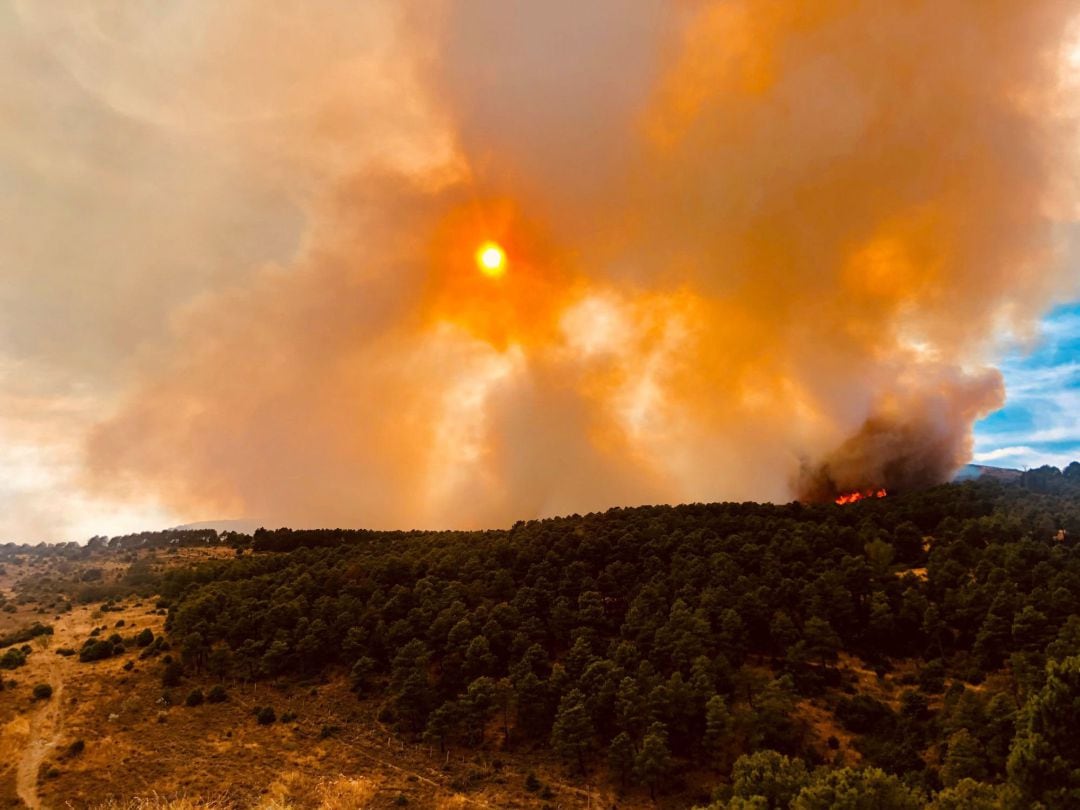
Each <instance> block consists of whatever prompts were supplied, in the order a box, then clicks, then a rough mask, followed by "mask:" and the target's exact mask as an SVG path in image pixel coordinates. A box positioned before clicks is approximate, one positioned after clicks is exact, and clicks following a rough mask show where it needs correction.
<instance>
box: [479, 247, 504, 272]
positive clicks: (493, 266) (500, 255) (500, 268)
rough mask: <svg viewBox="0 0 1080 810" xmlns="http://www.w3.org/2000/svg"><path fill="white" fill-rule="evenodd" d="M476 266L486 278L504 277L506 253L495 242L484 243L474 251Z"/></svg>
mask: <svg viewBox="0 0 1080 810" xmlns="http://www.w3.org/2000/svg"><path fill="white" fill-rule="evenodd" d="M476 266H477V267H479V268H480V272H481V273H483V274H484V275H485V276H487V277H488V278H501V277H502V276H504V275H506V251H504V250H503V249H502V248H501V247H500V246H499V245H498V244H496V243H495V242H484V244H482V245H480V247H478V248H477V249H476Z"/></svg>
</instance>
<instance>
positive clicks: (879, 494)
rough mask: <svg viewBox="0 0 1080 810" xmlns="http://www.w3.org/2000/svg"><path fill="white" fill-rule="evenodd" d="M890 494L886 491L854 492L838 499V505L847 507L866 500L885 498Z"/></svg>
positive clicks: (867, 490)
mask: <svg viewBox="0 0 1080 810" xmlns="http://www.w3.org/2000/svg"><path fill="white" fill-rule="evenodd" d="M888 494H889V493H888V492H887V491H886V490H885V489H865V490H855V491H854V492H847V493H845V494H843V495H841V496H840V497H839V498H837V499H836V503H837V504H839V505H840V506H846V505H847V504H849V503H855V502H856V501H861V500H863V499H864V498H884V497H885V496H886V495H888Z"/></svg>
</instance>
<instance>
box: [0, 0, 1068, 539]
mask: <svg viewBox="0 0 1080 810" xmlns="http://www.w3.org/2000/svg"><path fill="white" fill-rule="evenodd" d="M1078 9H1080V3H1077V2H1075V1H1074V0H1034V1H1033V2H1026V3H1008V4H1005V3H988V2H982V1H981V0H941V1H940V2H934V3H929V2H918V3H911V2H906V0H905V1H904V2H901V1H900V0H885V1H884V2H879V3H874V4H866V3H857V2H852V1H850V0H835V1H833V0H830V1H829V2H813V3H754V2H750V1H749V0H723V2H720V1H717V2H689V3H669V2H660V1H659V0H656V1H655V2H653V1H652V0H640V2H633V3H624V2H618V3H615V2H598V3H588V4H581V3H571V2H567V1H564V0H560V1H559V2H549V3H542V4H541V3H530V2H502V1H500V0H472V2H460V3H455V2H440V3H438V4H422V5H421V4H399V3H396V2H386V3H381V2H371V3H365V4H345V3H339V2H330V0H326V1H325V2H316V3H310V2H307V3H278V4H275V6H274V9H273V11H272V12H268V11H267V10H266V8H265V6H264V4H261V3H256V2H235V3H229V4H226V5H222V4H219V3H210V2H191V3H187V4H184V5H183V6H182V7H175V8H174V7H163V6H162V7H159V6H129V7H116V8H109V9H105V8H103V7H99V6H94V5H85V6H83V7H82V10H81V11H80V12H78V13H67V12H66V11H63V12H62V11H61V10H59V9H58V8H54V7H52V6H50V5H46V4H36V3H19V2H16V3H14V4H12V5H11V6H10V8H8V9H7V10H6V11H5V12H4V16H3V22H4V25H5V26H6V29H7V33H6V34H5V35H4V36H5V37H6V38H7V39H8V40H10V42H11V43H12V44H13V47H14V46H15V45H17V46H18V49H19V50H18V53H20V54H22V55H23V56H25V57H27V58H29V56H33V60H31V67H32V71H31V72H32V75H33V76H34V77H35V79H34V80H33V81H31V80H25V81H23V82H22V83H20V84H18V86H17V90H18V94H21V95H18V98H17V99H13V100H12V101H11V103H12V104H16V105H17V106H18V105H21V108H22V109H25V110H28V111H34V112H35V113H36V117H34V116H31V117H29V118H28V119H25V120H30V121H31V125H27V124H24V125H23V127H24V130H23V131H18V132H17V131H15V130H14V129H13V126H12V124H10V123H9V124H7V125H5V128H4V131H5V135H6V138H7V142H8V144H9V146H11V147H12V148H17V149H19V150H21V151H20V154H21V155H22V157H21V158H20V165H23V166H28V167H31V168H27V169H25V171H26V172H28V173H29V174H31V175H33V173H34V172H35V171H38V172H39V173H40V174H41V175H42V176H44V177H45V178H46V180H47V182H46V180H41V179H40V178H39V179H32V180H27V181H26V185H28V187H30V188H32V189H35V193H36V194H39V195H40V196H42V198H43V199H42V200H41V201H40V205H39V206H38V209H37V211H38V213H37V214H36V215H35V216H36V217H37V219H35V220H34V223H29V224H27V223H24V224H23V225H19V222H20V220H19V218H18V217H15V218H14V220H10V221H11V222H13V224H12V225H9V226H8V227H9V228H10V229H11V232H10V233H8V235H7V237H8V242H9V245H15V247H14V248H13V247H11V246H9V247H6V248H3V250H5V251H7V252H8V254H7V255H6V256H5V258H6V259H7V260H8V261H6V262H5V266H7V265H10V266H12V267H13V268H15V267H20V268H21V267H25V268H27V270H26V272H25V275H19V274H18V273H20V272H22V271H21V270H18V271H15V270H13V275H12V278H10V279H9V280H8V284H7V292H8V294H7V295H5V296H3V297H2V298H0V301H2V303H3V306H4V315H5V317H6V318H7V319H8V324H9V331H10V334H9V335H7V336H6V337H7V342H6V344H5V348H4V351H3V354H2V355H0V357H4V358H6V357H10V358H14V360H11V361H10V362H9V365H10V364H13V363H15V362H16V361H17V364H18V367H19V368H20V369H23V371H22V372H21V373H20V374H19V375H16V373H15V372H14V371H12V372H10V373H9V375H8V376H9V377H10V378H11V379H14V378H15V376H18V377H19V379H20V389H19V390H20V393H19V395H18V396H19V402H20V403H21V405H20V407H24V408H28V407H29V406H28V405H27V403H28V402H30V401H36V400H35V398H44V399H46V400H47V401H48V402H49V403H51V405H52V406H53V410H52V411H50V413H54V412H55V408H56V407H57V406H56V403H57V402H63V403H68V404H69V405H71V408H72V409H74V411H76V412H77V413H76V415H75V416H71V417H66V416H57V417H56V418H57V419H58V420H59V422H58V424H61V425H62V428H58V429H57V430H52V429H50V428H42V427H41V425H42V424H44V423H42V422H41V421H40V420H38V421H37V422H35V425H36V428H35V429H37V430H40V431H42V432H43V433H44V434H46V435H48V436H49V437H50V438H48V439H42V440H41V442H42V443H43V446H44V444H48V443H49V442H53V443H54V444H55V443H56V442H59V443H60V445H62V447H61V449H60V450H57V452H62V453H63V454H66V455H65V458H70V459H74V460H72V461H70V463H69V466H70V468H71V469H70V471H69V479H70V480H71V481H72V482H76V483H77V485H78V487H79V488H80V491H85V492H87V493H89V494H88V495H87V496H86V497H95V498H102V499H107V500H108V501H109V502H116V503H141V502H143V501H146V500H149V501H150V502H153V503H155V504H159V505H160V508H161V509H163V510H166V513H167V514H169V515H174V516H176V518H177V520H173V521H172V522H174V523H175V522H178V521H179V520H187V519H198V518H199V517H200V516H205V515H218V514H222V515H230V514H231V515H240V514H250V515H259V516H260V518H263V519H265V520H266V522H267V525H279V524H290V525H314V526H320V525H331V526H337V525H365V526H374V527H400V526H414V525H419V526H455V527H473V526H486V525H496V524H505V523H508V522H511V521H513V520H515V519H518V518H524V517H532V516H537V515H550V514H556V513H569V512H581V511H587V510H593V509H599V508H604V507H607V506H611V505H616V504H631V503H642V502H672V501H695V500H715V499H773V500H786V499H789V498H791V497H795V496H807V497H815V498H817V497H828V496H830V495H831V494H832V493H833V492H835V491H837V490H844V489H854V488H859V487H862V486H873V487H877V486H888V487H892V486H897V487H901V488H909V487H915V486H920V485H924V484H929V483H936V482H940V481H944V480H948V478H949V477H950V476H951V474H952V472H953V471H954V470H955V469H957V468H958V467H959V466H960V465H962V464H963V463H965V462H966V461H968V460H969V459H970V456H971V439H970V432H971V426H972V424H973V422H974V421H975V420H976V419H978V418H979V417H980V416H983V415H985V414H986V413H988V412H990V411H991V410H993V409H994V408H996V407H998V406H1000V404H1001V402H1002V399H1003V389H1002V382H1001V376H1000V374H999V373H998V372H997V371H996V370H995V369H994V367H993V364H994V360H995V358H996V357H997V356H998V355H999V353H1000V352H1001V351H1002V347H1003V346H1004V345H1005V344H1006V343H1010V342H1016V341H1021V342H1022V341H1024V340H1026V339H1029V338H1030V337H1031V336H1032V335H1033V334H1034V328H1035V323H1036V320H1037V318H1038V316H1039V315H1040V314H1041V313H1042V312H1044V311H1045V310H1046V308H1047V307H1049V306H1050V305H1051V304H1052V303H1054V302H1055V301H1059V300H1063V299H1065V298H1067V297H1068V296H1070V295H1073V294H1075V292H1076V271H1075V268H1074V267H1071V266H1070V265H1069V263H1068V262H1067V255H1066V250H1067V244H1066V242H1067V237H1068V234H1069V231H1068V227H1069V226H1071V224H1072V223H1073V222H1074V221H1075V218H1076V212H1077V210H1078V208H1077V203H1078V202H1080V200H1078V196H1077V189H1076V188H1074V187H1073V178H1075V176H1076V172H1075V169H1076V163H1075V158H1076V134H1077V133H1076V130H1075V127H1074V116H1075V114H1076V112H1077V106H1076V103H1075V102H1076V94H1075V90H1076V79H1075V77H1074V76H1073V75H1072V73H1070V72H1069V71H1070V70H1073V69H1072V68H1070V67H1069V65H1070V64H1071V63H1070V61H1069V58H1070V53H1071V49H1072V48H1073V47H1074V45H1075V41H1076V38H1075V37H1074V36H1073V32H1074V31H1075V28H1076V26H1075V17H1076V13H1077V11H1078ZM1073 72H1075V71H1073ZM9 92H11V93H15V91H14V90H12V91H9ZM50 100H51V106H50V104H49V103H47V102H49V101H50ZM83 107H85V108H87V109H89V110H92V111H93V114H92V115H90V114H89V113H86V114H84V115H83V118H81V119H80V120H84V121H85V122H86V123H85V124H84V127H83V129H81V130H79V132H77V133H76V134H66V135H64V136H63V137H64V138H65V139H67V142H61V143H52V142H50V141H49V138H50V137H51V138H59V137H60V136H58V135H56V134H55V133H58V132H61V131H63V132H68V130H67V129H66V128H65V127H64V126H63V124H64V120H63V111H65V110H69V111H71V110H74V111H78V110H80V109H82V108H83ZM57 110H59V111H60V112H57ZM50 111H51V112H50ZM50 116H51V117H50ZM27 127H29V129H27ZM35 128H36V129H35ZM28 132H29V133H30V134H27V133H28ZM34 133H36V134H34ZM45 135H48V136H49V137H44V136H45ZM58 154H68V155H70V158H69V159H68V162H67V163H62V162H58V161H57V159H56V156H57V155H58ZM41 156H44V157H41ZM36 157H41V164H40V167H39V169H34V168H32V167H33V166H35V165H37V164H34V162H33V159H34V158H36ZM72 189H75V190H77V191H78V195H76V194H74V192H73V191H72ZM79 195H83V196H79ZM42 222H44V224H42ZM20 231H21V233H20ZM58 234H62V235H63V237H64V238H63V239H55V236H56V235H58ZM16 236H18V238H16ZM485 240H495V241H497V242H499V243H500V244H501V245H502V246H503V247H504V248H505V250H506V255H507V271H506V275H505V276H504V277H502V278H499V279H492V278H488V277H485V276H484V275H483V274H480V273H478V272H477V269H476V266H475V264H474V260H473V254H474V252H475V250H476V248H477V246H478V245H479V244H481V243H482V242H484V241H485ZM54 241H55V244H53V242H54ZM118 246H122V250H121V249H120V247H118ZM11 251H15V252H14V253H12V252H11ZM42 302H46V303H47V304H48V307H49V308H50V311H51V314H50V315H49V316H45V315H42V314H41V313H43V312H44V311H45V310H44V307H45V305H46V304H45V303H42ZM28 313H30V314H33V313H37V314H36V315H34V317H27V314H28ZM57 323H65V324H70V328H69V329H66V330H64V329H61V330H57V329H55V324H57ZM87 336H92V339H89V338H88V337H87ZM12 367H13V368H14V365H12ZM4 368H6V366H5V367H4ZM27 369H29V370H30V371H29V373H27V371H26V370H27ZM4 379H5V380H7V379H8V377H5V378H4ZM58 381H59V382H58ZM9 390H14V388H13V387H9ZM11 396H14V394H12V395H11ZM71 403H74V404H71ZM30 410H33V408H30ZM61 410H63V409H61ZM65 413H66V411H65ZM3 427H5V428H6V429H8V430H14V428H12V427H11V426H10V425H9V424H5V425H4V426H3ZM57 436H59V437H60V438H59V439H58V438H57ZM50 446H52V445H50ZM25 525H27V526H34V527H37V526H41V527H43V528H42V531H45V532H48V531H53V530H55V527H54V526H52V525H51V524H50V523H49V522H48V520H47V519H46V518H45V517H41V516H39V517H35V518H34V519H33V521H30V519H29V518H27V519H26V521H25Z"/></svg>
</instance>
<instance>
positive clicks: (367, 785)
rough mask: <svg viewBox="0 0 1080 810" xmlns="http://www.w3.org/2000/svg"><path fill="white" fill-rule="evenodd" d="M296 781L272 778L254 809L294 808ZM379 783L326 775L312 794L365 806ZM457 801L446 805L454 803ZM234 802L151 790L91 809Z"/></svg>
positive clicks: (324, 808)
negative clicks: (172, 795) (291, 795)
mask: <svg viewBox="0 0 1080 810" xmlns="http://www.w3.org/2000/svg"><path fill="white" fill-rule="evenodd" d="M298 784H299V781H298V780H297V779H295V778H292V777H289V776H287V777H286V778H284V779H283V780H279V781H278V782H275V783H274V785H273V786H271V789H270V795H268V796H267V797H266V798H264V799H263V800H262V801H260V802H259V803H258V804H257V805H255V808H254V810H295V808H296V805H295V804H294V803H293V802H292V801H290V799H289V798H288V797H287V795H286V794H287V793H288V792H289V790H290V789H292V788H294V787H296V786H297V785H298ZM377 790H378V785H377V784H376V783H375V782H374V781H373V780H371V779H364V778H359V779H348V778H345V777H339V778H337V779H325V780H322V781H321V782H320V783H319V786H318V788H317V789H316V792H315V794H316V795H317V796H318V805H317V807H318V810H368V808H371V807H373V806H374V805H373V804H372V802H373V800H374V798H375V794H376V792H377ZM457 806H458V805H447V807H457ZM235 807H236V804H235V802H233V801H230V800H229V799H228V798H227V797H221V798H211V799H200V798H188V797H180V798H173V799H170V798H166V797H164V796H159V795H158V794H156V793H153V794H151V795H149V796H137V797H135V798H132V799H127V800H125V801H118V800H115V799H113V800H110V801H106V802H101V803H99V804H95V805H94V806H93V810H232V808H235Z"/></svg>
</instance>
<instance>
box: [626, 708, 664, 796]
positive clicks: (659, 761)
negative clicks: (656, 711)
mask: <svg viewBox="0 0 1080 810" xmlns="http://www.w3.org/2000/svg"><path fill="white" fill-rule="evenodd" d="M634 769H635V770H636V771H637V775H638V778H639V779H640V780H641V781H642V782H644V783H645V784H646V785H648V786H649V795H650V796H651V797H652V798H653V799H655V798H656V789H657V787H659V786H660V785H661V784H662V783H663V780H664V779H665V778H666V777H667V775H668V774H669V773H670V772H671V752H670V751H669V750H668V741H667V728H666V727H665V726H664V724H663V723H660V722H656V723H653V724H652V725H650V726H649V730H648V731H646V732H645V737H644V738H643V739H642V741H641V750H640V751H638V754H637V757H636V758H635V759H634Z"/></svg>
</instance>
